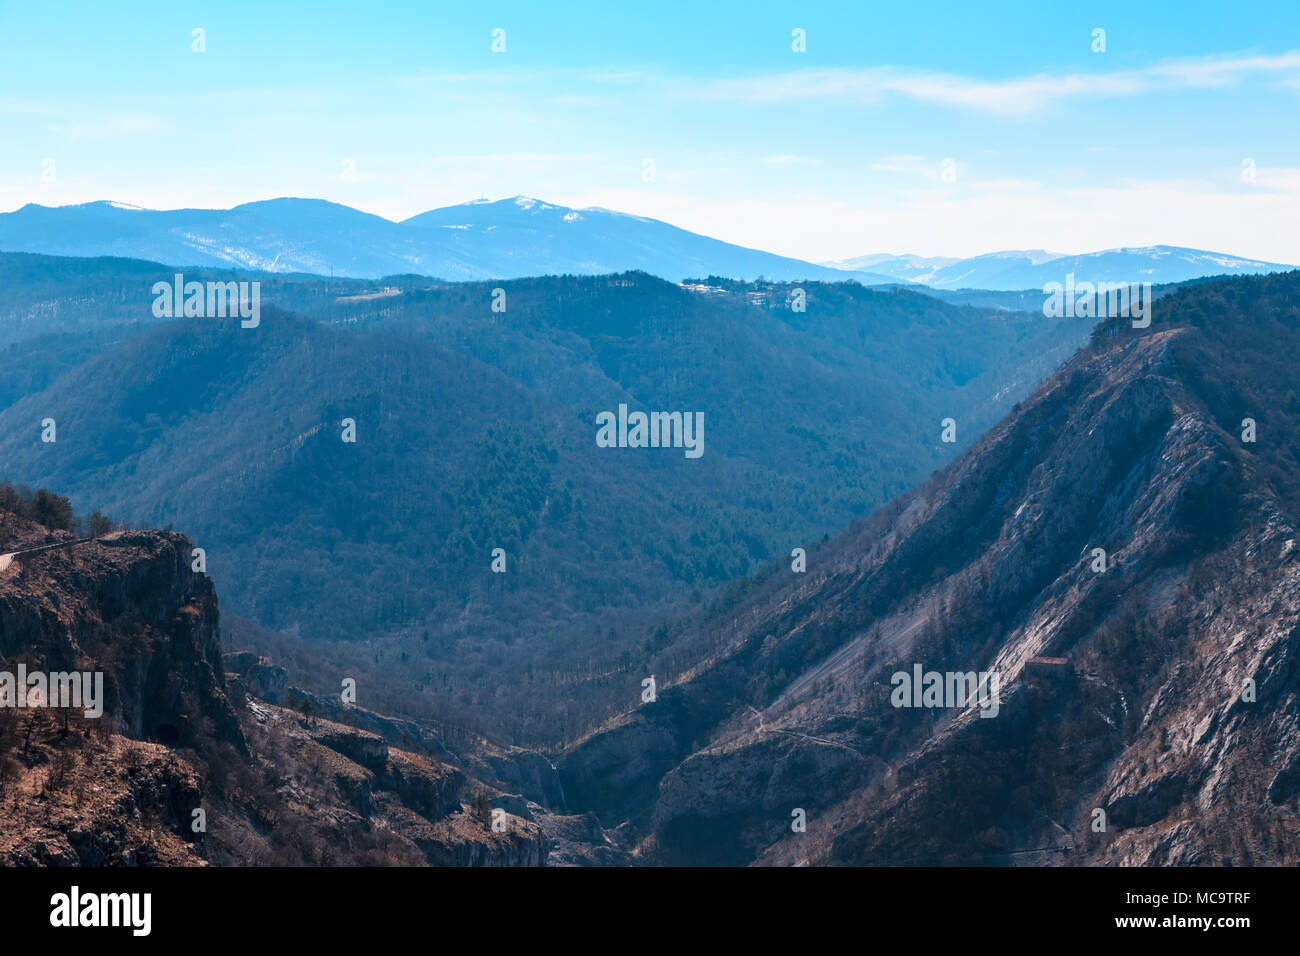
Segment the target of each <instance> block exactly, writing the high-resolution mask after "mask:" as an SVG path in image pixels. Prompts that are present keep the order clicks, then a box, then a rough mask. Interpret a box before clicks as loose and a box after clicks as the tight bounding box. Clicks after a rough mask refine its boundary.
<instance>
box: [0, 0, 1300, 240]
mask: <svg viewBox="0 0 1300 956" xmlns="http://www.w3.org/2000/svg"><path fill="white" fill-rule="evenodd" d="M973 6H974V5H973V4H969V3H964V4H955V3H953V4H950V3H891V4H888V5H885V4H874V3H862V2H859V3H844V4H815V3H813V4H809V3H744V4H703V3H691V4H685V3H663V2H655V3H649V4H621V3H620V4H613V3H608V2H606V3H590V4H588V3H528V4H514V3H499V4H491V3H486V4H484V3H473V4H471V3H450V4H448V3H428V2H425V3H384V2H371V3H366V4H358V3H356V2H351V3H347V4H342V3H340V4H305V3H282V4H274V3H238V2H236V3H231V2H225V3H220V4H216V3H212V4H208V3H184V2H180V3H170V4H168V5H166V6H165V7H162V8H158V7H155V6H154V5H146V4H134V3H117V4H111V5H103V4H63V5H60V6H58V7H55V6H53V5H46V6H42V5H37V4H31V3H7V2H3V0H0V144H3V146H2V148H0V210H9V209H14V208H17V207H19V206H21V205H23V204H24V203H27V202H40V203H45V204H63V203H71V202H85V201H90V200H94V199H114V200H118V201H123V202H129V203H135V204H137V205H143V206H150V207H177V206H221V207H224V206H230V205H234V204H237V203H240V202H248V201H252V200H257V199H266V198H271V197H273V196H281V195H298V196H314V197H320V198H325V199H330V200H334V201H336V202H343V203H347V204H348V205H351V206H355V207H357V208H360V209H365V210H367V211H370V212H374V213H378V214H379V215H383V216H387V217H389V218H392V219H400V218H405V217H406V216H409V215H413V214H415V213H418V212H421V211H424V210H426V209H429V208H433V207H436V206H443V205H449V204H452V203H457V202H463V201H466V200H468V199H472V198H478V197H480V196H486V197H488V198H501V197H506V196H513V195H516V194H525V195H530V196H536V197H538V198H541V199H545V200H547V201H549V202H555V203H561V204H564V205H574V206H589V205H598V206H605V207H608V208H613V209H619V210H623V211H627V212H633V213H638V214H641V215H648V216H654V217H657V218H661V219H665V220H667V221H669V222H673V223H675V224H677V225H680V226H683V227H685V228H688V229H693V230H695V231H698V232H703V233H707V234H709V235H714V236H717V237H719V238H722V239H727V240H729V241H733V242H740V243H743V244H746V245H751V246H756V247H760V248H764V249H770V250H772V251H774V252H780V253H784V254H787V255H794V256H799V257H801V258H805V259H811V260H817V261H820V260H826V259H833V258H845V257H851V256H857V255H863V254H866V253H871V252H915V253H920V254H925V255H951V256H964V255H974V254H978V253H980V252H986V251H992V250H995V249H1003V248H1022V249H1027V248H1047V249H1050V250H1052V251H1056V252H1081V251H1090V250H1093V249H1100V248H1110V247H1114V246H1119V245H1146V244H1152V243H1169V244H1175V245H1188V246H1196V247H1200V248H1208V249H1214V250H1218V251H1223V252H1229V253H1234V254H1238V255H1244V256H1252V257H1257V258H1264V259H1271V260H1274V261H1283V262H1292V263H1297V262H1300V229H1297V228H1296V226H1295V224H1296V222H1297V221H1298V219H1300V123H1297V119H1298V118H1300V116H1298V113H1297V106H1298V105H1300V4H1297V3H1295V2H1294V0H1290V2H1286V3H1281V2H1279V3H1271V2H1254V3H1250V4H1236V5H1224V4H1220V3H1214V4H1211V3H1141V4H1135V3H1132V2H1127V3H1095V2H1093V3H1086V4H1054V3H1052V4H1049V3H1043V2H1041V0H1040V2H1038V3H1002V4H998V5H997V7H996V12H993V11H992V10H988V11H979V10H974V9H972V7H973ZM987 6H989V7H990V8H991V7H992V6H993V5H991V4H990V5H987ZM624 8H626V9H624ZM196 28H201V29H202V30H204V31H205V42H206V52H204V53H195V52H193V51H192V43H193V41H192V31H193V30H194V29H196ZM496 28H501V29H504V30H505V31H506V33H505V41H506V49H505V52H503V53H494V52H493V51H492V49H491V43H492V31H493V30H494V29H496ZM795 28H801V29H803V30H804V31H805V32H806V38H807V40H806V44H807V52H804V53H795V52H793V51H792V49H791V31H792V30H793V29H795ZM1096 28H1102V29H1104V30H1105V31H1106V37H1105V39H1106V50H1105V52H1104V53H1098V52H1094V51H1093V49H1092V47H1093V43H1094V41H1093V36H1092V32H1093V30H1094V29H1096ZM647 160H649V161H652V162H653V169H654V177H653V180H652V181H648V180H647V179H646V177H645V173H644V171H645V169H646V163H647ZM945 160H949V161H951V162H950V163H948V164H947V165H945ZM1243 164H1246V165H1245V166H1243ZM945 170H948V171H949V174H948V175H945ZM1244 170H1245V171H1249V175H1243V171H1244Z"/></svg>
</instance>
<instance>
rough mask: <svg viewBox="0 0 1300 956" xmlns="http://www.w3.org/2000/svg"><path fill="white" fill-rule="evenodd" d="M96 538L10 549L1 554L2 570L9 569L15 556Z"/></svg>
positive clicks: (18, 556) (0, 568)
mask: <svg viewBox="0 0 1300 956" xmlns="http://www.w3.org/2000/svg"><path fill="white" fill-rule="evenodd" d="M94 540H95V539H94V538H75V539H73V540H72V541H57V542H55V543H54V544H42V545H40V546H39V547H35V548H21V549H19V550H18V551H10V552H8V553H6V554H0V571H7V570H9V566H10V565H11V564H13V563H14V558H20V557H22V556H23V555H24V554H36V553H37V552H39V551H52V550H54V549H55V548H70V547H72V546H73V545H74V544H85V543H86V542H87V541H94Z"/></svg>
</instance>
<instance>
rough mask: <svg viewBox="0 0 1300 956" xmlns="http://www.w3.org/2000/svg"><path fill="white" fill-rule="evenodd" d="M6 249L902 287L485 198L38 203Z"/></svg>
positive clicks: (5, 227)
mask: <svg viewBox="0 0 1300 956" xmlns="http://www.w3.org/2000/svg"><path fill="white" fill-rule="evenodd" d="M0 251H6V252H34V253H43V254H45V255H53V256H84V257H89V256H121V257H124V258H131V259H149V260H152V261H154V262H163V263H166V264H168V265H177V266H209V267H226V268H231V267H234V268H242V269H256V270H259V271H265V272H281V273H283V272H310V273H316V274H319V275H335V276H350V277H353V278H361V279H376V278H380V277H382V276H390V275H402V274H413V273H414V274H420V275H428V276H434V277H437V278H440V279H449V280H456V281H464V280H482V279H514V278H524V277H527V276H538V275H607V274H610V273H617V272H627V271H633V270H639V271H642V272H648V273H650V274H651V275H656V276H659V277H661V278H664V279H669V280H671V281H679V280H681V279H687V278H705V277H707V276H710V275H718V276H726V277H729V278H736V279H757V278H759V277H765V278H768V279H772V280H778V281H792V280H801V279H821V280H824V281H832V282H841V281H844V280H845V279H848V278H852V279H857V280H858V281H860V282H862V283H863V284H864V285H883V284H890V283H893V282H895V281H897V280H896V279H894V278H893V277H891V276H887V275H876V274H872V273H868V272H860V271H856V270H849V272H848V274H847V275H846V274H845V271H844V270H842V269H838V268H830V267H828V266H821V265H815V264H813V263H810V262H803V261H801V260H799V259H790V258H787V257H785V256H778V255H773V254H772V253H770V252H761V251H759V250H756V249H746V248H744V247H743V246H736V245H732V244H731V243H728V242H722V241H721V240H718V239H710V238H709V237H707V236H701V235H698V234H696V233H693V232H687V231H686V230H685V229H678V228H677V227H676V226H670V225H669V224H668V223H665V222H660V221H658V220H655V219H646V218H644V217H642V216H630V215H626V214H624V213H619V212H611V211H610V210H608V209H569V208H567V207H565V206H555V205H552V204H550V203H545V202H541V201H539V200H536V199H529V198H528V197H526V196H516V197H514V198H513V199H502V200H499V201H495V202H490V201H487V200H477V201H474V202H468V203H463V204H461V205H459V206H448V207H446V208H444V209H434V210H432V211H430V212H426V213H423V214H421V215H418V216H413V217H411V218H410V219H406V220H403V221H402V222H391V221H389V220H387V219H384V218H382V217H381V216H374V215H371V214H370V213H365V212H360V211H358V210H356V209H352V208H351V207H349V206H342V205H339V204H337V203H332V202H326V201H324V200H322V199H271V200H267V201H265V202H254V203H245V204H244V205H242V206H236V207H234V208H233V209H171V210H151V209H141V208H139V207H136V206H128V205H125V204H123V203H114V202H93V203H86V204H84V205H79V206H55V207H51V206H39V205H36V204H34V203H29V204H28V205H26V206H23V207H22V208H21V209H18V210H16V211H15V212H11V213H4V214H0Z"/></svg>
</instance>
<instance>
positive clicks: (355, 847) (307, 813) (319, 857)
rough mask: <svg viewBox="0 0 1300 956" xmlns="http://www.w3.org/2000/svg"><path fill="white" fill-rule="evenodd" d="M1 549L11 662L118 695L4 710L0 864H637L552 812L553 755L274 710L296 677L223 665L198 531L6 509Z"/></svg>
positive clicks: (378, 721)
mask: <svg viewBox="0 0 1300 956" xmlns="http://www.w3.org/2000/svg"><path fill="white" fill-rule="evenodd" d="M0 542H3V547H4V555H5V557H4V559H3V561H0V564H3V568H2V569H0V671H2V672H5V673H6V674H10V675H16V674H19V673H23V671H20V670H19V668H20V667H22V668H25V673H27V674H31V673H35V672H40V673H42V674H49V673H55V672H72V671H81V672H90V673H95V672H98V673H100V674H102V675H103V687H104V692H103V696H102V700H103V714H102V716H95V715H93V714H91V715H87V714H86V713H85V708H80V709H78V708H67V707H51V706H43V707H33V706H14V703H15V702H16V699H15V700H9V701H8V706H4V707H0V865H3V864H10V865H14V864H17V865H23V864H26V865H122V864H127V865H133V864H158V865H204V864H208V863H213V864H219V865H249V864H281V865H301V864H327V865H328V864H358V863H360V864H371V865H375V864H397V865H437V866H444V865H445V866H481V865H486V866H540V865H545V864H547V863H548V862H550V863H552V864H602V863H618V862H623V861H625V860H626V854H625V853H623V852H622V851H621V850H619V849H617V848H616V847H615V846H614V845H613V843H612V841H611V840H610V839H609V838H608V837H607V836H606V835H605V834H604V833H603V831H601V829H600V827H599V825H598V824H597V823H596V822H595V820H594V819H593V818H591V817H589V816H570V817H566V816H564V815H562V813H560V812H558V810H557V809H553V808H551V807H550V806H549V805H544V802H545V801H546V800H547V793H546V792H545V791H546V789H547V786H548V785H549V787H550V788H552V789H556V788H557V787H556V782H555V781H554V771H553V770H551V769H550V766H549V764H548V763H547V762H546V761H545V760H544V759H543V758H542V757H541V756H540V755H537V754H531V753H529V752H527V751H516V750H515V749H513V748H511V749H505V750H503V749H501V748H494V747H492V746H491V745H490V744H488V743H487V742H483V744H482V746H480V747H478V748H476V749H475V751H473V752H472V753H470V752H467V754H466V756H467V758H468V761H467V762H468V764H469V765H472V767H473V769H472V770H471V771H469V772H467V771H466V770H463V769H462V768H461V767H459V766H456V765H454V764H453V763H451V762H450V759H451V758H452V757H453V756H455V755H452V754H451V753H450V752H449V751H448V750H447V749H446V748H445V747H444V746H443V745H442V744H441V742H440V739H439V735H438V732H437V729H436V728H433V727H430V726H427V725H419V724H416V723H415V722H411V721H396V720H393V719H391V718H386V717H384V716H382V715H378V714H373V713H371V712H369V711H364V710H361V709H359V708H351V707H344V706H342V705H339V706H337V707H336V708H335V709H334V711H335V712H334V713H332V716H335V717H337V718H338V719H337V720H330V719H326V718H325V717H324V716H321V711H322V710H324V709H326V707H325V705H324V702H319V703H318V705H317V706H311V705H309V704H307V703H305V701H307V699H308V698H307V697H306V696H305V695H303V696H300V697H298V698H296V700H297V702H298V709H293V708H290V707H286V706H278V705H277V704H276V703H274V701H277V700H279V699H280V696H281V695H282V694H283V693H284V692H285V691H286V684H287V680H286V678H285V675H284V672H283V670H281V669H279V668H277V667H276V666H275V665H274V664H273V663H272V662H270V661H268V660H266V659H264V658H258V657H256V656H255V655H250V654H236V655H232V659H231V662H230V664H231V666H232V667H233V669H234V672H232V673H227V671H226V663H225V662H224V661H223V660H222V655H221V649H220V644H219V634H218V611H217V599H216V594H215V592H214V590H213V587H212V582H211V580H210V579H209V578H208V577H207V576H206V575H204V574H200V573H196V572H195V571H193V570H192V569H191V551H192V548H193V544H192V542H190V541H189V539H187V538H185V537H184V536H182V535H179V534H175V533H171V532H161V531H117V532H112V533H110V534H108V535H106V536H103V537H101V538H98V539H96V540H93V541H78V540H77V539H76V538H74V537H73V536H72V535H71V534H69V533H67V532H50V531H48V530H47V529H45V528H43V527H41V526H39V525H37V524H35V523H34V522H32V521H31V520H27V519H25V518H23V517H22V516H20V515H18V514H15V513H13V512H11V511H7V510H3V509H0ZM51 544H53V545H57V547H53V548H46V546H48V545H51ZM31 548H46V549H45V550H40V551H30V550H29V549H31ZM13 552H18V553H17V554H16V555H15V556H12V557H11V556H10V555H11V554H12V553H13ZM47 703H48V702H47ZM349 721H351V722H355V723H357V724H360V725H362V726H352V725H351V724H350V723H349ZM366 725H368V726H371V727H373V730H370V729H364V727H365V726H366ZM384 733H387V734H388V735H390V736H393V737H394V738H396V739H398V740H400V741H401V742H402V743H403V744H404V747H402V748H399V747H396V746H390V743H389V741H388V740H386V739H385V737H384V736H383V734H384ZM456 759H457V760H459V759H460V758H459V757H456ZM538 762H540V763H541V764H542V765H543V766H544V767H546V770H547V776H549V778H550V780H549V781H548V784H547V785H543V784H541V776H540V774H539V771H538V770H537V764H538ZM494 769H495V770H496V771H499V772H500V774H501V775H502V777H504V778H505V781H507V782H503V781H502V780H501V779H498V776H497V775H496V774H494V773H493V770H494ZM530 782H531V784H532V785H531V786H530ZM520 784H522V787H520V788H519V789H516V787H517V786H518V785H520ZM532 796H536V797H537V798H538V799H539V800H541V801H543V802H538V801H537V800H534V799H531V798H530V797H532ZM560 809H562V807H561V808H560ZM496 810H499V811H501V813H500V814H498V815H496V820H495V821H494V820H493V818H492V817H493V812H494V811H496ZM494 823H495V825H493V824H494Z"/></svg>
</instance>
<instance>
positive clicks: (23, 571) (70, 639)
mask: <svg viewBox="0 0 1300 956" xmlns="http://www.w3.org/2000/svg"><path fill="white" fill-rule="evenodd" d="M192 547H193V545H192V542H190V540H189V539H188V538H185V537H184V536H183V535H179V534H173V533H171V532H162V531H149V532H145V531H120V532H115V533H113V534H111V535H109V536H107V537H105V538H102V539H99V540H98V541H94V542H88V543H84V544H76V545H72V546H70V547H67V548H64V549H59V550H51V551H45V552H41V553H39V554H34V555H30V556H22V557H20V558H17V559H15V565H14V566H13V567H11V568H10V569H9V571H8V572H7V573H6V574H5V575H4V576H3V577H0V655H3V656H4V657H6V658H9V657H14V656H16V655H19V654H25V655H29V656H30V658H32V659H33V660H34V661H36V662H39V664H40V666H41V667H42V668H43V669H44V670H46V671H68V670H81V671H103V672H104V682H105V696H106V698H107V699H106V701H105V710H106V713H107V714H108V715H109V716H110V717H111V718H113V719H114V720H115V721H116V722H117V723H118V725H119V726H120V727H121V728H122V730H123V731H124V732H125V733H126V734H127V735H128V736H130V737H132V738H134V739H137V740H159V739H163V740H166V741H167V742H171V743H181V744H184V743H187V742H189V741H192V740H193V739H194V737H195V734H196V733H198V732H199V731H198V728H197V723H198V722H200V721H206V722H207V723H210V724H211V727H212V730H211V731H210V732H208V731H204V732H205V733H211V734H213V735H215V736H216V737H217V738H218V739H220V740H223V741H225V742H228V743H230V744H231V745H233V746H235V747H236V748H243V747H244V741H243V736H242V733H241V732H240V729H239V722H238V720H237V719H236V717H235V712H234V709H233V707H232V706H231V704H230V701H229V700H228V699H227V697H226V693H225V685H224V669H223V667H222V664H221V651H220V644H219V635H218V626H217V620H218V615H217V599H216V592H215V591H214V589H213V587H212V581H211V579H210V578H208V577H207V576H206V575H204V574H198V573H195V572H194V571H192V570H191V569H190V551H191V548H192Z"/></svg>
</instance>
